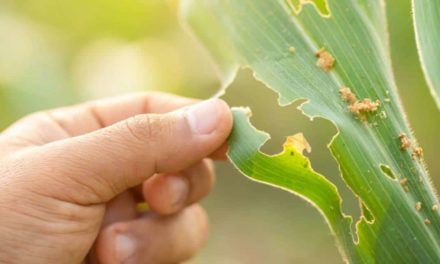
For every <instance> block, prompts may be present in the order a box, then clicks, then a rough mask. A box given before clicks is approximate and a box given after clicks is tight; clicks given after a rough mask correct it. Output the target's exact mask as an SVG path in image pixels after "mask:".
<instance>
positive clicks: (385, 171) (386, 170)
mask: <svg viewBox="0 0 440 264" xmlns="http://www.w3.org/2000/svg"><path fill="white" fill-rule="evenodd" d="M380 169H381V170H382V172H383V174H385V175H386V176H388V177H389V178H391V179H393V180H395V179H396V176H395V175H394V173H393V171H392V170H391V168H390V167H388V166H387V165H384V164H380Z"/></svg>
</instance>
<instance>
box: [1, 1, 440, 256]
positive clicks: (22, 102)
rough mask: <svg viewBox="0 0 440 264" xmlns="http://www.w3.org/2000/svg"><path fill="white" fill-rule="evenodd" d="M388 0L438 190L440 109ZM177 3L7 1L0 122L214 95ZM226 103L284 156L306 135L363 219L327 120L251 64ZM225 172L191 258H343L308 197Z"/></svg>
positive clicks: (402, 9) (404, 90)
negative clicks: (284, 94) (256, 76)
mask: <svg viewBox="0 0 440 264" xmlns="http://www.w3.org/2000/svg"><path fill="white" fill-rule="evenodd" d="M386 2H387V4H388V6H387V7H388V15H389V17H388V19H389V27H390V33H391V45H392V56H393V63H394V70H395V74H396V78H397V83H398V84H399V91H400V94H401V97H402V100H403V104H404V106H405V109H406V112H407V114H408V118H409V120H410V122H411V124H412V127H413V130H414V132H415V134H416V137H417V138H418V140H419V142H420V144H421V146H423V147H424V150H425V157H426V162H427V163H428V168H429V170H430V172H431V177H432V180H433V182H434V184H435V185H436V186H437V188H439V187H440V164H439V163H438V162H435V161H438V156H437V155H438V149H439V147H440V144H439V143H438V142H439V141H438V136H439V135H440V115H439V111H438V110H437V109H436V107H435V105H434V101H433V100H432V98H431V97H430V95H429V92H428V88H427V87H426V84H425V81H424V79H423V75H422V72H421V70H420V66H419V63H418V58H417V54H416V48H415V41H414V33H413V27H412V22H411V15H410V14H411V10H410V0H394V1H391V0H388V1H386ZM174 5H175V2H174V3H171V4H170V2H167V1H163V0H59V1H53V0H38V1H34V0H0V129H3V128H5V127H6V126H8V125H9V124H11V122H13V121H14V120H16V119H18V118H20V117H22V116H23V115H25V114H27V113H30V112H34V111H37V110H41V109H47V108H53V107H57V106H62V105H67V104H72V103H76V102H81V101H85V100H89V99H95V98H101V97H107V96H112V95H117V94H123V93H128V92H134V91H150V90H159V91H165V92H171V93H176V94H180V95H184V96H192V97H197V98H202V99H203V98H208V97H209V96H211V95H213V94H214V93H215V92H216V90H217V88H218V85H219V83H218V80H217V79H216V76H215V74H214V70H213V67H212V65H211V62H210V60H209V58H208V56H207V55H206V53H205V52H204V51H203V50H201V48H200V46H199V45H198V44H197V43H196V42H195V41H194V40H193V39H192V38H191V37H190V36H189V35H188V34H186V33H185V32H184V30H183V29H182V28H181V27H180V26H179V23H178V20H177V17H176V13H175V6H174ZM249 94H252V96H248V95H249ZM225 99H226V100H227V101H228V102H229V103H230V104H231V105H249V106H250V107H251V108H252V109H253V113H254V117H253V120H252V121H253V123H254V124H255V125H256V126H257V127H258V128H260V129H263V130H266V131H268V132H270V133H271V134H272V138H273V139H272V140H271V141H270V142H268V144H267V145H265V146H264V148H263V149H264V150H265V151H267V152H268V153H276V152H278V151H280V150H281V144H282V142H283V141H284V138H285V136H287V135H291V134H293V133H296V132H299V131H302V132H304V133H305V135H306V137H307V138H308V139H309V142H310V143H311V145H312V148H313V151H312V153H311V154H310V158H311V160H312V164H313V166H314V168H315V170H317V171H318V172H321V173H324V174H325V175H326V176H327V177H328V178H329V179H331V180H332V181H333V182H335V183H336V184H337V185H338V187H339V189H340V191H341V192H342V195H343V198H344V210H345V211H346V212H348V213H351V214H353V215H355V216H357V215H359V212H358V211H359V210H358V207H357V202H356V201H355V199H354V197H353V195H352V194H351V193H350V192H349V191H348V190H347V188H346V187H345V186H344V185H343V184H342V181H341V179H340V177H339V174H338V170H337V165H336V163H335V161H334V160H333V158H332V157H331V156H330V154H329V152H328V150H327V149H326V147H325V146H326V144H327V143H328V142H329V141H330V139H331V137H332V135H333V134H334V133H335V131H336V130H335V128H334V127H332V125H331V124H330V123H329V122H327V121H325V120H320V119H317V120H315V121H313V122H310V121H309V120H308V119H307V118H306V117H304V116H302V115H301V114H300V113H299V111H298V110H296V106H297V105H298V103H297V104H294V105H291V106H288V107H283V108H280V107H279V106H278V105H277V102H276V99H277V97H276V95H275V94H274V93H273V92H271V91H270V90H269V89H267V88H265V87H263V86H262V85H261V84H260V83H258V82H256V81H255V80H253V79H252V76H251V73H250V72H249V71H246V70H244V71H242V72H240V74H239V75H238V78H237V80H236V81H235V82H234V84H233V85H232V87H231V88H230V89H229V90H228V93H227V96H226V97H225ZM286 120H288V122H286ZM436 152H437V153H436ZM217 174H218V181H217V186H216V188H215V190H214V192H213V193H212V194H211V195H210V196H209V198H208V199H206V201H204V205H205V207H206V209H207V211H208V213H209V215H210V220H211V233H210V237H209V240H208V242H207V244H206V245H205V247H204V248H203V250H202V251H201V252H200V254H199V255H197V256H196V257H195V258H194V259H193V260H191V261H190V262H189V263H228V264H229V263H231V264H235V263H322V262H323V261H324V262H325V263H342V261H341V258H340V256H339V255H338V252H337V249H336V247H335V244H334V240H333V238H332V237H331V235H330V232H329V229H328V228H327V226H326V225H325V223H324V220H323V219H322V218H321V216H320V215H319V214H318V213H317V211H316V210H315V209H314V208H312V207H311V206H310V205H308V204H307V203H306V202H304V201H302V200H300V199H299V198H297V197H294V196H292V195H291V194H288V193H284V192H282V191H279V190H276V189H274V188H271V187H268V186H264V185H260V184H257V183H254V182H251V181H249V180H247V179H246V178H244V177H243V176H241V175H240V174H239V173H238V172H237V171H236V170H235V169H234V168H233V167H232V165H230V164H228V163H226V162H224V163H219V164H218V166H217Z"/></svg>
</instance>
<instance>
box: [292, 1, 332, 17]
mask: <svg viewBox="0 0 440 264" xmlns="http://www.w3.org/2000/svg"><path fill="white" fill-rule="evenodd" d="M327 1H328V0H286V3H287V5H288V6H289V7H290V8H291V9H292V11H293V12H294V13H295V14H299V13H300V12H301V10H302V9H303V6H304V5H307V4H309V5H312V6H313V7H314V8H315V9H316V11H317V12H318V14H319V15H320V16H322V17H330V15H331V13H330V8H329V6H328V2H327Z"/></svg>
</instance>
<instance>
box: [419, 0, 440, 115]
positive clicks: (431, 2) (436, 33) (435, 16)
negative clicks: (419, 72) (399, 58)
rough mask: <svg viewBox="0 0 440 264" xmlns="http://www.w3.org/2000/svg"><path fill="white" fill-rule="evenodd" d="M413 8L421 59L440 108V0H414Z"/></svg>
mask: <svg viewBox="0 0 440 264" xmlns="http://www.w3.org/2000/svg"><path fill="white" fill-rule="evenodd" d="M413 9H414V10H413V14H414V26H415V31H416V40H417V46H418V50H419V57H420V61H421V63H422V68H423V72H424V73H425V78H426V80H427V82H428V85H429V87H430V88H431V93H432V96H433V97H434V99H435V100H436V103H437V107H439V108H440V97H439V96H440V74H439V71H440V1H436V0H413Z"/></svg>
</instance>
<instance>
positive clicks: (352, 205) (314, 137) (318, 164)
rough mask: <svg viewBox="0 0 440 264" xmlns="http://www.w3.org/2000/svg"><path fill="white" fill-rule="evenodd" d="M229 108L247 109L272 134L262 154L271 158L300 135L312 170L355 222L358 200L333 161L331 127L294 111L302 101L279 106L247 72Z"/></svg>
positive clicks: (229, 96)
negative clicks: (337, 194)
mask: <svg viewBox="0 0 440 264" xmlns="http://www.w3.org/2000/svg"><path fill="white" fill-rule="evenodd" d="M223 99H225V100H226V101H227V102H228V103H229V105H230V106H249V107H250V109H251V110H252V118H251V122H252V124H253V125H254V126H255V127H256V128H257V129H259V130H262V131H265V132H267V133H269V134H270V135H271V139H270V140H269V141H267V142H266V144H264V145H263V146H262V148H261V151H262V152H264V153H266V154H268V155H271V154H278V153H280V152H281V151H282V149H283V148H282V146H283V144H284V142H285V141H286V137H287V136H290V135H294V134H296V133H299V132H302V133H303V134H304V136H305V137H306V138H307V141H308V142H309V143H310V146H311V148H312V151H311V153H306V152H305V155H306V156H307V157H309V159H310V161H311V166H312V167H313V169H314V170H315V171H316V172H318V173H320V174H322V175H324V176H325V177H326V178H327V179H328V180H329V181H331V182H332V183H334V184H335V185H336V186H337V187H338V190H339V192H340V195H341V197H342V199H343V204H342V207H343V212H344V213H345V214H348V215H351V216H353V219H358V218H359V217H360V215H361V209H360V208H359V202H358V199H357V198H356V197H355V196H354V195H353V193H352V192H351V190H350V189H349V188H348V187H347V186H346V184H345V183H344V181H343V180H342V177H341V176H340V172H339V169H338V165H337V163H336V162H335V159H334V158H333V157H332V155H331V153H330V151H329V149H328V148H327V145H328V143H329V142H330V141H331V139H332V137H333V136H334V135H335V134H336V132H337V131H336V129H335V127H334V125H333V124H332V123H331V122H330V121H327V120H325V119H322V118H315V119H314V120H313V121H310V119H309V118H308V117H307V116H305V115H304V114H302V112H301V111H300V110H298V109H296V108H297V107H298V106H299V105H300V104H301V103H303V102H304V101H305V100H298V101H296V102H294V103H293V104H290V105H287V106H284V107H281V106H279V104H278V94H277V93H275V92H274V91H272V90H270V89H268V88H267V87H266V86H265V85H264V84H262V83H260V82H258V81H256V80H255V79H254V78H253V76H252V72H251V71H250V70H248V69H246V70H242V71H240V72H239V74H238V76H237V79H236V80H235V81H234V83H233V85H232V86H231V87H230V88H228V90H227V92H226V94H225V96H224V97H223Z"/></svg>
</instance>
